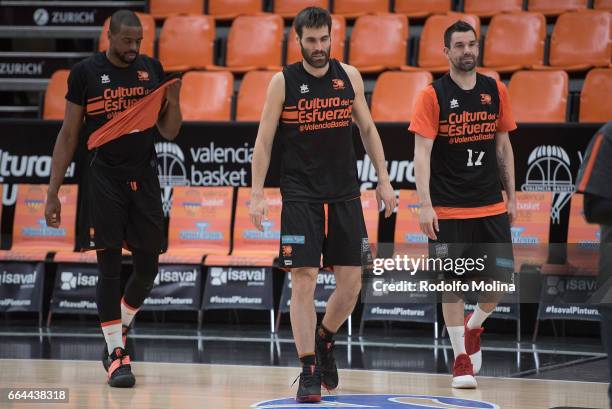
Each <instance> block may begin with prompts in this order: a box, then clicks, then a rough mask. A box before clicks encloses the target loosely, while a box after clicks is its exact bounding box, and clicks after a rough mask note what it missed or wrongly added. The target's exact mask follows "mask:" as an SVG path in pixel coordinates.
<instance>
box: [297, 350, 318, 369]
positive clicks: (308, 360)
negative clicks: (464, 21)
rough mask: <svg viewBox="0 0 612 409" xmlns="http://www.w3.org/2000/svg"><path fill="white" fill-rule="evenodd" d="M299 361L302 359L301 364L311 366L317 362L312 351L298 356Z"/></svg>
mask: <svg viewBox="0 0 612 409" xmlns="http://www.w3.org/2000/svg"><path fill="white" fill-rule="evenodd" d="M300 361H302V365H303V366H312V365H316V363H317V359H316V355H315V354H314V353H312V354H306V355H302V356H301V357H300Z"/></svg>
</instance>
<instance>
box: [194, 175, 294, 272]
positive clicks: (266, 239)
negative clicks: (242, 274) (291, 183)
mask: <svg viewBox="0 0 612 409" xmlns="http://www.w3.org/2000/svg"><path fill="white" fill-rule="evenodd" d="M264 196H265V197H266V200H267V202H268V216H267V220H266V221H264V222H263V223H262V224H263V227H264V231H263V232H260V231H259V230H257V229H255V226H253V224H252V223H251V218H250V216H249V201H250V199H251V189H250V188H245V187H240V188H238V198H237V200H236V216H235V219H234V248H233V250H232V254H231V255H230V256H223V255H210V256H207V257H206V259H205V260H204V264H206V265H207V266H215V265H217V266H219V265H220V266H231V265H248V266H271V265H272V263H273V262H274V259H275V258H276V257H277V256H278V250H279V246H280V218H281V217H280V216H281V210H282V205H283V200H282V198H281V194H280V189H279V188H273V187H272V188H270V187H268V188H264Z"/></svg>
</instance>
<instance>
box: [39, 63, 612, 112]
mask: <svg viewBox="0 0 612 409" xmlns="http://www.w3.org/2000/svg"><path fill="white" fill-rule="evenodd" d="M480 71H481V72H482V73H483V74H486V75H489V76H491V77H494V78H496V79H498V80H499V75H498V74H497V73H496V72H495V71H490V70H486V69H480ZM274 73H275V71H250V72H248V73H247V74H246V75H245V76H244V78H243V80H242V83H241V86H240V90H239V92H238V96H237V98H236V115H235V119H236V120H237V121H258V120H259V118H260V115H261V111H262V109H263V104H264V101H265V96H266V89H267V86H268V83H269V82H270V79H271V78H272V76H273V75H274ZM67 76H68V71H67V70H61V71H58V72H56V73H55V74H54V75H53V78H52V81H51V82H50V84H49V87H48V89H47V93H46V95H45V105H44V111H43V112H44V114H43V117H44V118H45V119H62V118H63V115H64V107H65V100H64V95H65V94H66V79H67ZM432 79H433V77H432V74H431V73H429V72H426V71H418V72H402V71H387V72H384V73H382V74H381V75H380V76H379V77H378V79H377V81H376V84H375V86H374V90H373V92H372V99H371V109H372V117H373V118H374V120H375V121H377V122H409V121H410V120H411V118H412V108H413V104H414V101H415V99H416V96H417V95H418V93H419V91H420V90H421V89H423V88H424V87H425V86H426V85H427V84H429V83H430V82H431V81H432ZM233 89H234V77H233V75H232V74H231V73H230V72H227V71H220V72H207V71H191V72H188V73H186V74H185V75H184V76H183V86H182V88H181V96H180V98H181V99H180V103H181V111H182V114H183V119H184V120H186V121H229V120H231V119H232V96H233ZM508 89H509V93H510V100H511V103H512V109H513V111H514V115H515V118H516V120H517V121H519V122H565V120H566V110H567V100H568V75H567V73H566V72H565V71H517V72H516V73H514V75H513V76H512V78H511V79H510V83H509V85H508ZM579 109H580V111H579V121H580V122H605V121H608V120H610V119H612V69H610V68H596V69H593V70H591V71H589V73H588V74H587V76H586V79H585V81H584V86H583V88H582V92H581V94H580V107H579Z"/></svg>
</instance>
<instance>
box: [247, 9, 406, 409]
mask: <svg viewBox="0 0 612 409" xmlns="http://www.w3.org/2000/svg"><path fill="white" fill-rule="evenodd" d="M331 24H332V22H331V16H330V14H329V12H328V11H327V10H325V9H321V8H317V7H308V8H306V9H304V10H302V11H301V12H300V13H299V14H298V15H297V16H296V18H295V21H294V27H295V31H296V33H297V36H296V38H295V41H297V42H298V43H299V44H300V46H301V49H302V56H303V61H300V62H298V63H295V64H292V65H289V66H288V67H286V68H285V69H284V70H283V72H279V73H278V74H276V75H275V76H274V77H273V78H272V80H271V82H270V85H269V88H268V94H267V99H266V103H265V105H264V109H263V113H262V116H261V122H260V125H259V131H258V134H257V141H256V143H255V150H254V152H253V180H252V193H251V204H250V215H251V219H252V222H253V224H254V225H255V226H256V227H257V228H258V229H259V230H263V227H262V220H264V218H265V217H266V213H267V205H266V199H265V198H264V195H263V186H264V180H265V177H266V173H267V171H268V166H269V163H270V154H271V150H272V143H273V140H274V135H275V133H276V131H277V128H278V131H279V138H280V141H279V142H280V144H281V145H282V165H281V166H282V168H281V179H280V186H281V193H282V197H283V210H282V215H281V243H280V245H281V249H280V259H279V260H280V261H279V262H280V266H281V267H283V268H285V269H287V270H290V271H291V283H292V291H291V309H290V314H291V327H292V330H293V337H294V339H295V345H296V348H297V352H298V355H299V358H300V360H301V362H302V373H301V375H300V378H299V379H300V382H299V387H298V391H297V400H298V401H299V402H317V401H320V400H321V385H322V384H323V385H324V386H325V387H327V388H328V389H330V390H331V389H334V388H335V387H336V386H337V385H338V370H337V368H336V362H335V358H334V354H333V351H334V338H333V337H334V334H335V333H336V331H338V328H340V326H341V325H342V323H344V321H345V320H346V319H347V318H348V316H349V315H350V314H351V312H352V310H353V308H354V306H355V303H356V301H357V297H358V295H359V292H360V289H361V268H362V259H363V256H364V253H368V254H369V247H368V238H367V232H366V227H365V222H364V218H363V212H362V208H361V200H360V198H359V197H360V193H359V185H358V182H357V167H356V159H355V153H354V148H353V139H352V124H353V121H354V122H355V123H356V124H357V126H358V127H359V130H360V133H361V137H362V140H363V143H364V147H365V149H366V151H367V153H368V155H369V156H370V157H371V158H372V162H373V164H374V166H375V168H376V172H377V174H378V186H377V188H376V194H377V198H378V202H379V206H382V203H383V202H384V205H385V207H386V209H385V216H386V217H389V216H390V215H391V213H392V211H393V209H394V208H395V204H396V203H395V193H394V191H393V189H392V187H391V184H390V182H389V175H388V173H387V169H386V165H385V157H384V153H383V148H382V144H381V141H380V137H379V135H378V131H377V130H376V127H375V126H374V123H373V121H372V118H371V116H370V112H369V110H368V106H367V103H366V100H365V97H364V87H363V80H362V79H361V75H360V74H359V72H358V71H357V70H356V69H355V68H354V67H352V66H350V65H346V64H343V63H341V62H339V61H337V60H335V59H330V48H331ZM325 206H327V212H325V209H324V207H325ZM326 226H327V230H326ZM321 255H323V265H324V266H330V267H333V271H334V274H335V277H336V290H335V291H334V293H333V294H332V295H331V297H330V298H329V301H328V303H327V311H326V313H325V316H324V317H323V320H322V322H321V324H320V325H319V326H318V328H317V316H316V313H315V307H314V302H313V296H314V290H315V286H316V279H317V275H318V272H319V268H320V266H321Z"/></svg>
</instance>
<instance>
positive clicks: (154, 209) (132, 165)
mask: <svg viewBox="0 0 612 409" xmlns="http://www.w3.org/2000/svg"><path fill="white" fill-rule="evenodd" d="M108 40H109V48H108V50H107V51H106V52H99V53H96V54H94V55H93V56H91V57H89V58H87V59H85V60H83V61H81V62H79V63H78V64H76V65H75V66H74V67H73V68H72V70H71V71H70V76H69V78H68V93H67V94H66V112H65V114H64V122H63V124H62V128H61V129H60V132H59V135H58V137H57V141H56V143H55V148H54V150H53V161H52V169H51V181H50V182H49V190H48V192H47V203H46V207H45V217H46V220H47V225H48V226H51V227H58V226H59V225H60V221H61V215H60V213H61V205H60V202H59V200H58V190H59V188H60V186H61V184H62V181H63V178H64V174H65V173H66V169H67V167H68V165H69V164H70V161H71V160H72V157H73V155H74V151H75V149H76V146H77V143H78V136H79V130H80V128H81V125H83V126H84V127H85V131H86V134H87V137H88V138H89V136H90V135H92V134H93V133H94V132H96V130H98V129H99V128H101V127H102V126H104V125H105V124H107V123H108V122H109V121H112V120H113V119H114V118H115V117H116V116H117V115H118V114H120V113H121V112H123V111H125V110H126V109H128V108H129V107H131V106H133V105H134V103H136V102H137V101H138V100H140V99H141V98H142V97H144V96H145V95H147V94H149V93H151V92H152V91H153V90H155V89H156V88H157V87H158V86H159V85H160V83H161V82H162V81H163V79H164V70H163V68H162V66H161V64H160V63H159V61H157V60H155V59H153V58H150V57H147V56H144V55H140V54H139V50H140V42H141V41H142V26H141V24H140V20H139V19H138V17H137V16H136V15H135V14H134V12H132V11H129V10H119V11H117V12H115V13H114V14H113V15H112V17H111V21H110V28H109V31H108ZM179 92H180V81H178V82H176V83H173V84H170V85H168V88H167V89H166V90H165V103H164V105H163V108H162V110H161V112H159V113H158V112H150V114H151V115H153V120H155V116H157V128H158V130H159V132H160V133H161V135H162V136H163V137H164V138H166V139H168V140H172V139H174V138H175V137H176V135H177V134H178V132H179V129H180V126H181V122H182V118H181V111H180V107H179ZM116 136H119V137H118V138H116V139H114V140H111V141H110V142H107V143H105V144H103V145H102V146H99V147H97V148H95V149H93V150H91V151H90V156H89V158H88V159H87V162H86V163H87V165H88V166H86V167H85V169H84V171H85V173H86V174H85V176H84V177H85V180H86V183H85V184H82V185H81V189H83V191H82V192H81V193H82V194H81V196H82V197H84V198H85V200H84V201H82V202H81V205H80V208H81V209H87V210H86V211H85V212H84V214H83V213H82V215H81V216H82V217H80V218H79V219H80V229H81V231H84V233H81V236H82V237H85V239H86V243H84V244H82V245H80V247H82V248H83V249H95V250H97V251H96V255H97V260H98V268H99V279H98V284H97V288H96V303H97V306H98V314H99V317H100V323H101V327H102V332H103V334H104V339H105V341H106V345H105V347H104V354H103V357H102V363H103V365H104V368H105V369H106V370H107V381H108V384H109V385H110V386H112V387H132V386H133V385H134V383H135V381H136V380H135V377H134V374H133V373H132V371H131V365H130V356H129V353H128V352H127V351H126V349H125V342H126V338H125V336H126V333H127V330H128V328H129V326H130V324H131V322H132V320H133V318H134V315H135V314H136V313H137V312H138V309H139V308H140V306H141V305H142V303H143V302H144V300H145V298H146V297H147V296H148V295H149V293H150V291H151V289H152V288H153V280H154V279H155V276H156V275H157V272H158V257H159V253H160V252H161V250H162V240H163V234H164V217H163V212H162V203H161V192H160V186H159V180H158V176H157V159H156V155H155V149H154V138H155V133H154V130H153V129H152V128H151V129H147V130H144V131H141V132H132V133H129V134H126V135H116ZM124 242H125V243H127V246H128V248H129V249H130V250H131V251H132V256H133V261H134V272H133V273H132V275H131V276H130V278H129V280H128V282H127V285H126V288H125V292H124V294H123V297H122V294H121V287H120V272H121V248H122V246H123V243H124Z"/></svg>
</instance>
